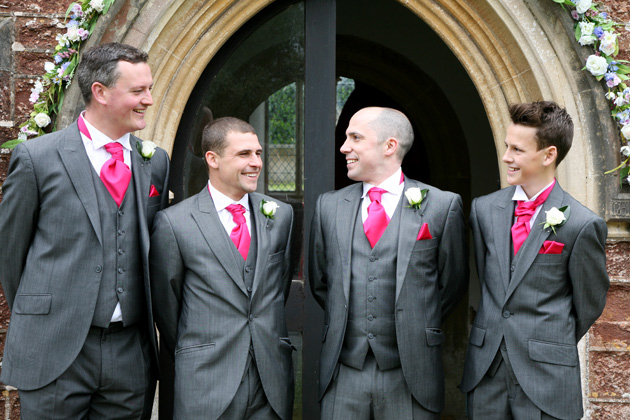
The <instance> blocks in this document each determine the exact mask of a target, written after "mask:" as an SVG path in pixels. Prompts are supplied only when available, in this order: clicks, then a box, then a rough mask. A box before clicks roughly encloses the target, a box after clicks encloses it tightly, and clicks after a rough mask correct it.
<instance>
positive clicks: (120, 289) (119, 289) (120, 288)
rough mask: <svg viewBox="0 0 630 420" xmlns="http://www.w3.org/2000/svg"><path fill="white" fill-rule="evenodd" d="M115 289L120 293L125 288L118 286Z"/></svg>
mask: <svg viewBox="0 0 630 420" xmlns="http://www.w3.org/2000/svg"><path fill="white" fill-rule="evenodd" d="M117 291H118V293H122V292H124V291H125V289H123V288H122V287H119V288H118V289H117Z"/></svg>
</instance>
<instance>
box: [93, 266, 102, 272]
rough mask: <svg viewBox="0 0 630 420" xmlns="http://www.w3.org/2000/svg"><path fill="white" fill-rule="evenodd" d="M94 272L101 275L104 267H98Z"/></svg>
mask: <svg viewBox="0 0 630 420" xmlns="http://www.w3.org/2000/svg"><path fill="white" fill-rule="evenodd" d="M94 271H96V272H97V273H100V272H101V271H103V267H101V266H100V265H97V266H96V268H94Z"/></svg>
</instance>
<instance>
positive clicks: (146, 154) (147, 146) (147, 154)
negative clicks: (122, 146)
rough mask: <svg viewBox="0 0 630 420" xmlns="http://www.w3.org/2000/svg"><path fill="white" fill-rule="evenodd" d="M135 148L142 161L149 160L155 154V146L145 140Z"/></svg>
mask: <svg viewBox="0 0 630 420" xmlns="http://www.w3.org/2000/svg"><path fill="white" fill-rule="evenodd" d="M137 147H138V151H139V152H140V155H141V156H142V157H143V158H144V160H149V159H151V158H152V157H153V155H154V154H155V149H156V148H157V144H155V143H153V142H152V141H146V140H145V141H143V142H138V144H137Z"/></svg>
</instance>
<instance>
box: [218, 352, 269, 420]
mask: <svg viewBox="0 0 630 420" xmlns="http://www.w3.org/2000/svg"><path fill="white" fill-rule="evenodd" d="M249 358H250V359H249V360H248V367H247V369H246V371H245V374H244V375H243V379H242V380H241V384H240V385H239V387H238V389H237V390H236V395H234V399H233V400H232V402H231V403H230V405H229V406H228V408H226V409H225V411H224V412H223V414H221V416H220V417H219V420H245V419H247V420H280V417H279V416H278V415H277V414H276V412H275V411H273V408H272V407H271V405H270V404H269V401H268V400H267V396H266V395H265V391H264V390H263V387H262V383H261V382H260V375H259V374H258V368H257V367H256V363H254V361H253V358H252V357H251V356H249Z"/></svg>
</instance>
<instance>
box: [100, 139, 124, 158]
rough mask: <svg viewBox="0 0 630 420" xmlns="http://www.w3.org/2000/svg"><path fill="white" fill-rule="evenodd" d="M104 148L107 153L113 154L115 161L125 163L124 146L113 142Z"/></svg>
mask: <svg viewBox="0 0 630 420" xmlns="http://www.w3.org/2000/svg"><path fill="white" fill-rule="evenodd" d="M104 147H105V150H107V152H108V153H109V154H111V155H112V157H113V158H114V159H116V160H120V161H121V162H124V161H125V158H124V156H123V146H122V144H120V143H117V142H112V143H107V144H106V145H105V146H104Z"/></svg>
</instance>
